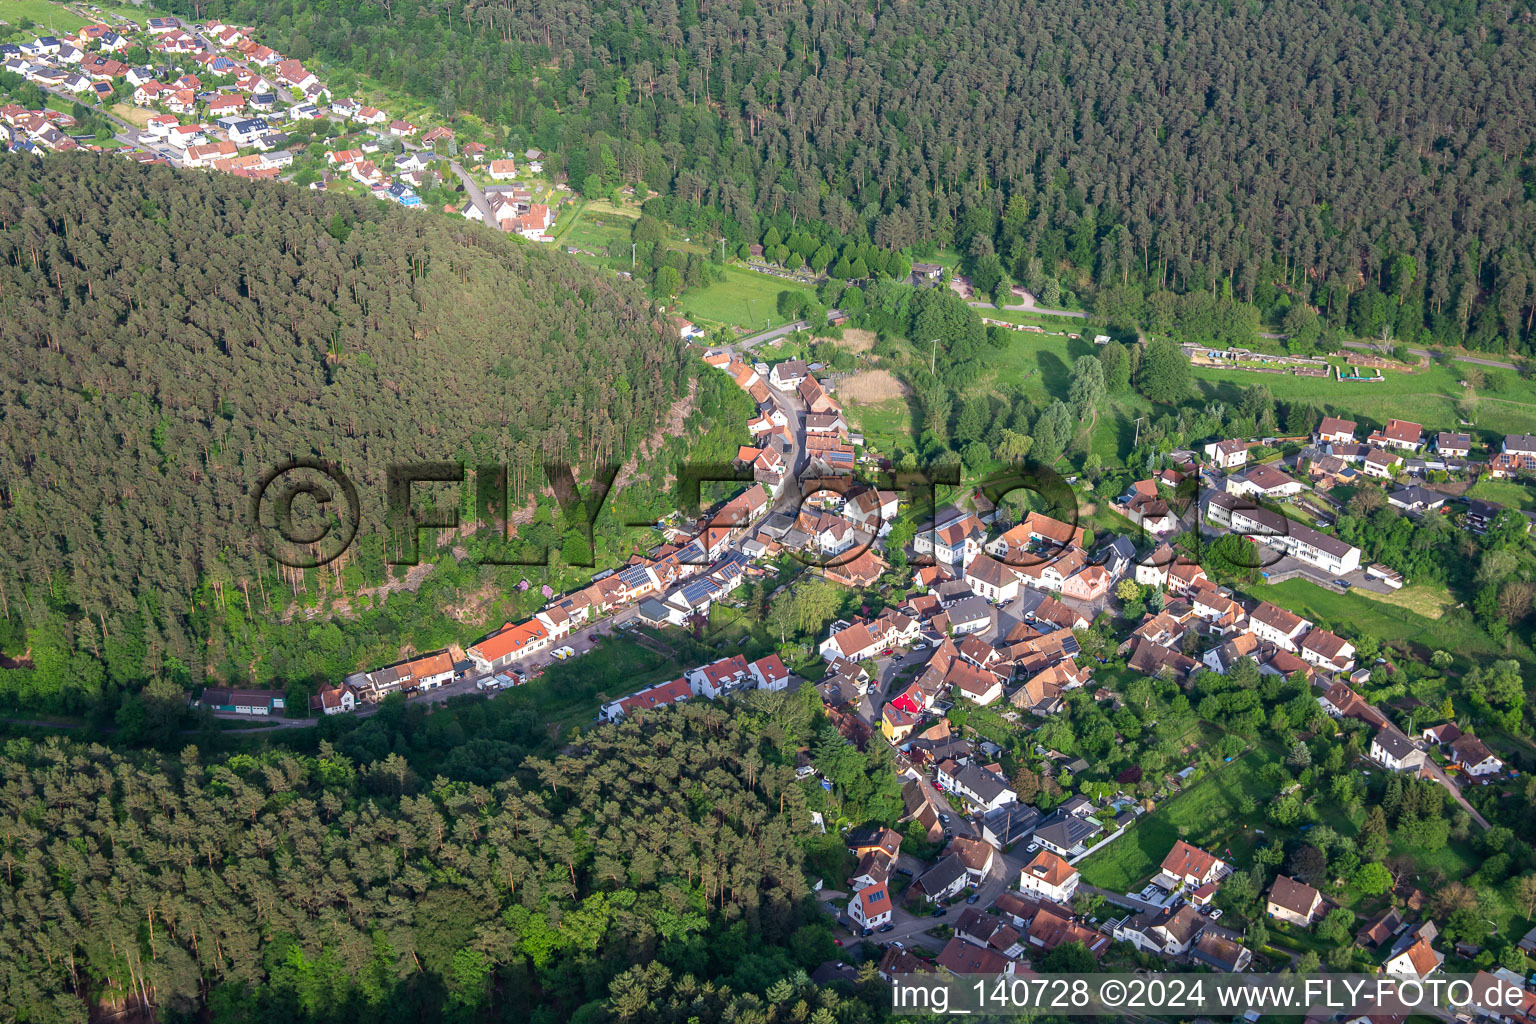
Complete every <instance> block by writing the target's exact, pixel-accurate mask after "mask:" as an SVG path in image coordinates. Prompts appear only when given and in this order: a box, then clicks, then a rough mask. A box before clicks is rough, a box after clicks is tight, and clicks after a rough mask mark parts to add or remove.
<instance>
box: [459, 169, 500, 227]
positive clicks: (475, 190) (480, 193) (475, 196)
mask: <svg viewBox="0 0 1536 1024" xmlns="http://www.w3.org/2000/svg"><path fill="white" fill-rule="evenodd" d="M448 167H449V169H450V170H452V171H453V173H454V174H457V175H458V176H459V180H460V181H462V182H463V183H464V191H465V192H466V193H468V194H469V201H470V202H472V203H474V204H475V209H477V210H479V211H480V215H481V216H483V217H484V218H485V223H486V224H488V225H493V226H494V225H495V223H496V218H495V217H493V216H491V204H490V203H487V202H486V201H485V190H484V189H482V188H481V187H480V186H479V185H478V184H477V183H476V182H475V179H474V178H471V177H470V176H469V172H468V171H466V170H465V169H464V168H463V167H462V166H460V164H459V162H458V161H457V160H450V161H448Z"/></svg>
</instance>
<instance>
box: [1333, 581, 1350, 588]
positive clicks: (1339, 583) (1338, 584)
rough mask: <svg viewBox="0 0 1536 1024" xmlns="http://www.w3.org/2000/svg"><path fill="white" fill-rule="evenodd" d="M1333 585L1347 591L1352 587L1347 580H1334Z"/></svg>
mask: <svg viewBox="0 0 1536 1024" xmlns="http://www.w3.org/2000/svg"><path fill="white" fill-rule="evenodd" d="M1333 585H1334V586H1336V587H1342V588H1344V589H1345V590H1348V589H1349V588H1350V587H1351V586H1353V584H1351V583H1350V582H1349V580H1334V581H1333Z"/></svg>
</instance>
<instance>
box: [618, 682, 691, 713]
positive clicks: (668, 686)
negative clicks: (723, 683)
mask: <svg viewBox="0 0 1536 1024" xmlns="http://www.w3.org/2000/svg"><path fill="white" fill-rule="evenodd" d="M693 695H694V694H693V687H691V686H689V685H688V681H687V680H686V679H673V680H672V681H671V682H666V683H657V684H656V685H655V686H648V687H646V688H645V689H643V690H639V691H637V692H635V693H632V694H630V695H629V696H627V697H620V698H619V699H618V700H615V701H609V702H608V703H607V704H604V705H603V708H602V713H601V717H602V718H603V719H604V720H605V721H609V722H617V721H618V720H619V719H621V718H628V717H631V716H633V715H635V714H636V713H637V712H642V711H646V710H649V709H651V708H659V707H668V706H670V705H673V704H680V703H682V702H683V701H685V700H688V699H689V698H690V697H692V696H693Z"/></svg>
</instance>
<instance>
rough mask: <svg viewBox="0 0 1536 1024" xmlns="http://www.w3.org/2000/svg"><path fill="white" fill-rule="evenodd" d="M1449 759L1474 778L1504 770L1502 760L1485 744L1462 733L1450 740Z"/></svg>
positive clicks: (1474, 737)
mask: <svg viewBox="0 0 1536 1024" xmlns="http://www.w3.org/2000/svg"><path fill="white" fill-rule="evenodd" d="M1451 761H1452V762H1454V763H1455V764H1457V765H1459V766H1460V767H1461V770H1462V771H1464V772H1466V773H1467V774H1468V775H1471V776H1473V777H1474V778H1475V777H1477V776H1480V775H1496V774H1498V773H1499V772H1501V771H1503V770H1504V762H1503V761H1500V760H1499V759H1498V758H1497V757H1495V756H1494V755H1493V751H1491V750H1489V749H1488V746H1487V744H1485V743H1483V741H1482V740H1480V739H1478V738H1477V737H1476V736H1469V735H1463V736H1459V737H1457V738H1456V739H1454V740H1452V741H1451Z"/></svg>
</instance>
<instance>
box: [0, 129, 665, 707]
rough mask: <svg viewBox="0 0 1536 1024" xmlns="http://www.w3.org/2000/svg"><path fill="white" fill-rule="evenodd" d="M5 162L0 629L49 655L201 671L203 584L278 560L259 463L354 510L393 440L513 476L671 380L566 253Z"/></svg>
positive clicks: (373, 510)
mask: <svg viewBox="0 0 1536 1024" xmlns="http://www.w3.org/2000/svg"><path fill="white" fill-rule="evenodd" d="M0 161H3V162H0V424H3V427H0V517H3V519H4V521H5V524H6V529H5V530H3V531H0V535H3V539H0V551H3V552H4V557H3V561H4V563H5V564H6V566H7V569H6V570H5V571H4V573H3V575H0V594H3V601H4V606H3V608H0V612H3V613H4V614H3V615H0V618H3V619H4V620H5V621H6V622H7V624H8V625H7V629H8V630H9V636H10V639H11V641H12V642H10V643H8V644H5V645H4V646H6V647H7V648H8V649H9V650H11V651H19V650H21V649H22V644H21V643H20V642H19V640H18V631H19V630H22V629H28V630H33V631H35V630H36V629H37V628H38V626H39V624H40V623H41V622H43V620H44V619H47V620H48V621H49V622H50V623H51V626H50V630H51V636H50V637H49V638H41V639H40V638H38V637H37V636H28V637H27V641H28V642H29V643H30V644H31V646H32V647H33V649H34V650H33V654H34V656H41V657H42V658H43V659H44V660H45V661H46V660H47V653H48V652H47V651H46V650H44V651H39V650H38V648H39V647H44V648H48V647H50V646H51V645H56V646H59V647H61V648H62V651H63V652H64V655H65V656H66V657H68V658H76V657H77V656H78V655H79V654H80V652H85V653H86V654H88V655H90V656H91V657H92V658H93V659H99V660H101V661H103V662H104V663H106V665H107V669H108V672H109V674H110V676H111V677H112V680H113V681H114V682H116V683H119V684H121V685H124V686H129V685H131V684H132V683H133V682H134V681H135V680H142V679H145V678H149V677H151V676H153V675H155V674H157V673H158V672H159V670H160V669H161V667H162V666H163V665H165V664H167V663H168V659H171V658H174V659H176V660H177V662H179V663H180V664H181V665H184V666H187V667H188V668H189V670H190V676H191V678H192V679H193V680H195V679H197V678H198V677H199V676H200V674H201V673H200V672H199V671H198V669H199V667H200V665H201V664H202V662H203V659H204V658H205V657H208V658H211V657H213V655H211V654H208V653H206V652H205V651H204V649H203V648H204V647H205V646H206V644H205V643H201V642H200V641H205V640H206V633H207V628H206V623H204V622H201V621H199V620H198V619H197V617H196V616H195V615H194V614H193V611H192V609H193V607H194V605H195V604H197V603H198V602H195V601H194V595H195V594H197V592H198V591H199V588H202V587H208V588H211V589H213V590H215V591H217V592H219V593H220V594H221V595H222V592H223V591H225V590H233V589H236V588H240V589H244V588H249V590H250V591H251V592H252V593H253V594H254V593H255V592H256V591H257V590H258V589H259V588H260V589H262V591H263V593H264V594H269V593H270V590H269V588H271V587H273V586H274V584H279V585H280V583H281V580H280V577H279V576H278V574H276V573H275V572H274V566H273V565H272V563H271V562H270V560H268V559H266V558H265V557H264V556H263V555H261V553H260V548H259V545H258V542H257V538H256V535H255V532H254V530H253V529H252V524H251V517H250V506H249V501H250V494H251V491H252V489H253V487H254V486H255V485H256V483H257V481H258V480H259V479H260V477H261V475H262V474H263V472H265V471H267V470H269V469H270V468H272V467H274V466H277V465H279V464H281V463H282V462H284V461H285V460H287V459H289V458H290V457H305V456H307V457H314V458H320V459H327V460H333V461H334V462H336V463H337V464H339V465H340V466H342V467H344V470H345V472H346V473H347V474H348V475H349V476H350V478H351V479H352V480H353V481H354V482H355V483H356V485H357V490H358V492H359V498H360V501H361V504H362V510H363V516H364V518H363V523H364V530H365V531H366V530H367V529H368V526H369V524H375V526H376V528H377V527H378V524H382V521H383V512H382V508H383V503H384V493H385V489H384V483H385V467H386V466H387V465H389V464H391V463H399V462H410V461H423V460H439V461H440V460H449V459H462V460H463V461H465V462H468V463H470V464H471V465H479V464H483V463H487V462H496V463H502V464H506V465H508V466H509V467H510V475H511V477H512V478H513V481H514V490H517V491H520V493H523V494H526V493H528V491H527V488H528V487H529V486H531V484H532V482H533V481H536V480H537V479H539V476H538V474H539V466H540V464H541V463H542V462H544V461H546V460H567V461H569V462H571V463H574V464H581V463H586V464H590V463H591V461H592V460H593V459H594V458H596V459H607V458H612V459H615V460H616V461H618V460H622V458H623V456H624V455H626V454H627V453H629V452H630V451H631V450H632V449H633V448H634V446H636V445H638V443H639V442H640V441H641V440H642V439H643V438H644V437H646V436H647V435H648V434H650V433H651V432H652V431H654V430H655V429H656V426H657V424H658V423H659V422H660V419H661V417H662V415H663V414H664V413H665V411H666V410H667V409H668V407H669V406H670V405H671V404H672V403H673V402H674V401H675V400H676V399H677V398H678V397H679V395H681V394H683V393H684V392H685V389H686V378H687V368H686V367H687V364H686V363H685V361H684V356H683V351H682V347H681V344H680V342H679V340H678V339H677V337H676V335H675V333H674V332H671V331H669V330H665V329H664V328H663V325H662V324H661V323H659V322H658V321H657V320H656V319H655V318H654V317H653V315H652V313H651V310H650V307H649V305H648V303H647V302H646V301H645V300H644V299H643V297H642V296H640V295H639V293H638V292H636V291H635V290H633V289H632V288H630V287H628V286H627V285H625V284H624V283H623V282H622V281H619V280H618V279H616V278H614V277H612V276H611V275H598V274H596V273H595V272H593V271H591V270H589V269H587V268H583V267H582V266H580V265H579V264H577V263H575V262H574V261H572V260H570V259H569V258H567V257H566V256H565V255H564V254H562V253H559V252H555V251H551V250H549V249H545V248H541V247H538V246H534V245H529V244H525V243H523V242H521V241H520V240H516V239H512V238H506V237H500V236H495V235H493V234H491V233H490V232H487V231H485V230H484V229H481V228H478V227H475V226H471V225H464V226H463V227H459V226H456V225H454V224H453V223H451V222H448V221H445V220H443V219H442V218H437V217H430V216H425V215H418V214H412V213H410V212H408V211H401V210H397V209H392V208H389V207H387V206H386V205H385V204H381V203H366V204H359V203H357V202H354V201H350V200H346V199H340V198H335V197H329V196H324V195H320V194H316V193H313V192H307V191H305V190H302V189H297V188H291V187H286V186H274V185H271V184H258V183H251V182H245V181H241V180H238V179H235V178H231V177H228V176H224V175H199V174H185V173H176V172H172V171H171V170H169V169H166V168H149V169H146V168H142V167H139V166H136V165H132V164H129V163H127V162H126V161H122V160H119V159H112V158H108V157H97V156H91V155H82V156H79V157H62V158H58V159H49V160H46V161H36V160H31V159H28V158H26V157H6V158H0ZM203 603H204V604H206V603H207V602H203ZM257 603H258V602H256V601H255V600H254V599H253V604H257ZM216 605H217V607H216V608H215V609H212V612H213V614H215V615H217V614H223V609H224V608H225V606H226V603H225V602H224V601H223V600H219V601H218V602H216ZM61 623H62V625H61ZM71 652H73V653H71ZM256 653H257V654H259V653H261V652H260V651H257V652H256ZM38 667H39V671H40V672H42V671H43V670H44V668H45V666H44V664H43V663H42V662H39V665H38ZM71 668H72V669H73V671H72V672H70V673H64V672H62V671H60V666H58V665H54V666H53V670H54V671H55V673H56V674H58V675H59V676H60V678H59V679H54V680H51V681H50V680H48V679H40V680H34V681H33V683H32V684H29V685H35V686H37V687H41V688H43V689H47V688H49V687H50V686H52V685H55V684H63V682H64V681H63V676H64V675H72V676H78V675H79V666H78V665H75V666H71ZM86 675H87V676H89V675H90V672H88V671H87V672H86ZM97 675H99V673H97ZM69 685H82V686H84V687H85V688H90V687H91V683H90V681H89V680H88V681H87V682H86V683H83V684H69Z"/></svg>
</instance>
